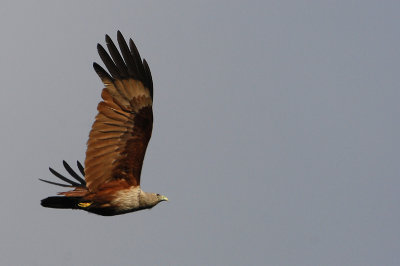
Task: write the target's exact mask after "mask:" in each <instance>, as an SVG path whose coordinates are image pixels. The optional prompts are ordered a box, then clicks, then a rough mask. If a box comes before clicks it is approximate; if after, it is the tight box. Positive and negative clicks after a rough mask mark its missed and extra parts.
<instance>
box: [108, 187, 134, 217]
mask: <svg viewBox="0 0 400 266" xmlns="http://www.w3.org/2000/svg"><path fill="white" fill-rule="evenodd" d="M140 193H141V189H140V187H130V188H127V189H123V190H119V191H117V192H115V194H114V198H113V200H112V201H111V205H112V206H114V208H115V209H117V210H118V211H130V210H135V209H138V208H139V207H140Z"/></svg>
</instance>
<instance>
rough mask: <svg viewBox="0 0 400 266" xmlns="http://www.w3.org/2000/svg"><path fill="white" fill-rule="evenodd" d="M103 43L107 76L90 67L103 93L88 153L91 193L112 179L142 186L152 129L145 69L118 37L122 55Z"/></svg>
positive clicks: (149, 84) (101, 51)
mask: <svg viewBox="0 0 400 266" xmlns="http://www.w3.org/2000/svg"><path fill="white" fill-rule="evenodd" d="M106 42H107V47H108V50H109V53H110V55H111V57H110V56H109V55H108V54H107V52H106V51H105V49H104V48H103V47H102V46H101V45H98V51H99V54H100V57H101V59H102V60H103V62H104V64H105V65H106V67H107V69H108V71H109V72H110V73H111V75H110V74H108V73H107V72H106V71H105V70H104V69H103V68H102V67H100V66H99V65H97V64H96V63H95V64H94V65H93V66H94V69H95V71H96V72H97V74H98V75H99V77H100V78H101V80H102V82H103V83H104V85H105V88H104V89H103V91H102V95H101V96H102V98H103V101H102V102H100V103H99V105H98V106H97V110H98V112H99V113H98V114H97V116H96V119H95V122H94V123H93V126H92V130H91V131H90V134H89V140H88V145H87V151H86V160H85V179H86V184H87V187H88V189H89V190H90V191H96V190H99V189H100V188H105V187H107V186H109V185H108V184H110V181H113V180H120V181H122V180H125V181H126V182H127V183H128V184H130V185H132V186H138V185H139V184H140V174H141V170H142V164H143V160H144V156H145V153H146V148H147V144H148V143H149V140H150V137H151V132H152V127H153V110H152V98H153V97H152V96H153V82H152V80H151V74H150V71H149V69H148V67H147V64H145V65H143V63H142V60H141V58H140V55H139V54H138V52H137V51H136V50H134V51H132V50H129V48H128V46H127V45H126V42H125V40H124V38H123V37H122V34H121V33H120V32H118V43H119V45H120V48H121V53H122V56H121V55H120V54H119V52H118V50H117V48H116V47H115V45H114V44H113V43H112V41H111V39H110V38H109V37H108V36H106ZM122 58H123V59H122ZM124 60H125V61H124ZM139 62H140V64H141V65H139V66H137V64H138V63H139Z"/></svg>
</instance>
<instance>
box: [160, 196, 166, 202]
mask: <svg viewBox="0 0 400 266" xmlns="http://www.w3.org/2000/svg"><path fill="white" fill-rule="evenodd" d="M160 201H168V198H167V197H166V196H162V195H161V196H160Z"/></svg>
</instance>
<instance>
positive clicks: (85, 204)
mask: <svg viewBox="0 0 400 266" xmlns="http://www.w3.org/2000/svg"><path fill="white" fill-rule="evenodd" d="M90 205H92V203H91V202H81V203H78V206H79V207H82V208H86V207H89V206H90Z"/></svg>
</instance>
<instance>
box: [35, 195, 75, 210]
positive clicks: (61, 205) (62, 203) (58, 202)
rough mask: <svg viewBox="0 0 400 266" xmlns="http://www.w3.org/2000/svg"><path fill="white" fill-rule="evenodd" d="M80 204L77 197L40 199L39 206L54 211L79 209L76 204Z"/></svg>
mask: <svg viewBox="0 0 400 266" xmlns="http://www.w3.org/2000/svg"><path fill="white" fill-rule="evenodd" d="M79 202H80V198H79V197H64V196H59V197H48V198H45V199H42V201H41V205H42V206H43V207H47V208H56V209H79V206H78V203H79Z"/></svg>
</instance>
